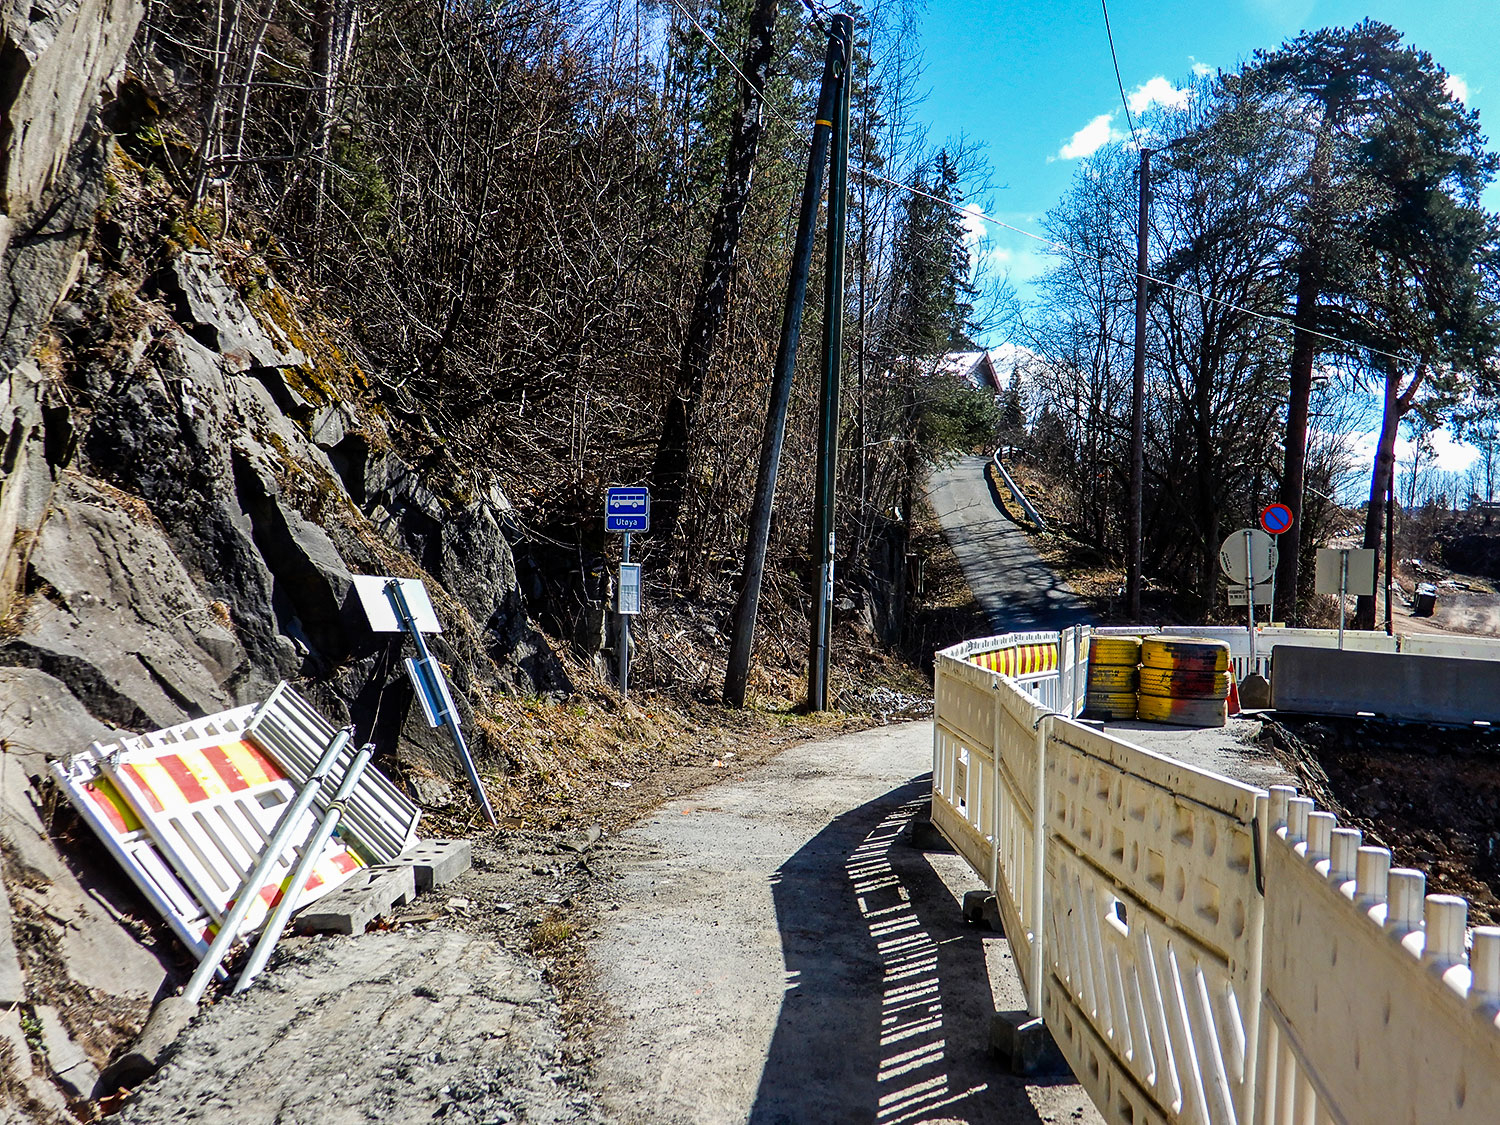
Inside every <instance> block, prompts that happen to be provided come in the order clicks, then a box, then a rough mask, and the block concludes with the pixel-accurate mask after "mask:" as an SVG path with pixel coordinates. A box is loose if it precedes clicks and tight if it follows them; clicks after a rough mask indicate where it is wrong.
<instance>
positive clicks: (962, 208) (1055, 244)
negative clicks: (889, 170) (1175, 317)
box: [672, 0, 1417, 364]
mask: <svg viewBox="0 0 1500 1125" xmlns="http://www.w3.org/2000/svg"><path fill="white" fill-rule="evenodd" d="M1104 2H1105V0H1100V3H1101V5H1102V4H1103V3H1104ZM672 4H673V6H674V7H676V8H677V10H678V11H679V12H681V13H682V14H683V15H684V16H686V17H687V18H688V20H689V21H690V22H691V23H692V25H693V26H694V27H696V28H697V29H698V31H699V33H700V34H702V35H703V37H704V38H705V39H707V40H708V42H709V45H710V46H712V47H713V49H714V50H715V51H717V52H718V53H719V54H720V56H722V57H723V59H724V61H725V62H727V63H729V66H730V68H731V69H733V71H734V72H735V73H736V74H738V75H739V76H740V78H742V79H744V81H746V82H749V81H750V80H749V79H748V78H746V77H745V74H744V72H743V71H742V70H740V68H739V67H738V66H735V64H734V60H733V59H731V58H730V57H729V55H728V54H726V53H725V51H724V49H723V48H722V47H720V46H719V45H718V44H717V43H715V42H714V39H713V36H712V35H710V34H709V33H708V32H707V31H706V30H705V29H704V28H703V25H702V24H700V23H699V22H698V21H697V20H696V19H693V16H692V14H691V13H690V12H689V11H688V10H687V9H686V8H684V7H683V6H682V4H681V3H679V0H672ZM803 4H804V6H806V7H807V8H808V10H809V11H815V9H814V8H813V5H812V4H811V3H809V0H803ZM1108 20H1109V13H1108V10H1106V11H1105V24H1106V28H1107V27H1108ZM1110 53H1111V54H1113V53H1114V37H1113V36H1111V37H1110ZM1115 78H1116V80H1117V81H1118V79H1119V64H1118V62H1117V63H1116V64H1115ZM1120 97H1121V99H1122V100H1123V99H1124V98H1125V88H1124V84H1123V83H1121V84H1120ZM761 103H762V104H763V105H764V106H765V107H766V108H767V109H768V110H770V112H771V114H772V115H773V116H774V117H775V118H776V119H777V120H778V121H781V122H782V123H783V124H786V125H790V126H792V127H793V128H795V127H796V125H795V123H794V122H793V121H791V120H789V119H788V118H787V117H785V116H783V115H782V114H781V113H778V112H777V111H776V109H775V107H774V106H773V105H772V104H771V100H770V98H769V97H767V96H766V94H765V91H763V90H762V91H761ZM1125 113H1126V117H1127V118H1129V115H1130V104H1129V102H1128V101H1126V103H1125ZM1130 129H1131V132H1132V133H1134V132H1135V123H1134V121H1132V122H1131V125H1130ZM1138 143H1139V142H1137V144H1138ZM853 171H854V172H855V173H856V174H858V175H862V176H867V177H869V178H870V179H871V180H874V181H876V182H878V183H883V184H887V185H889V186H890V187H893V188H896V189H897V190H899V191H906V192H910V193H911V194H912V195H919V196H921V197H923V198H924V199H930V200H932V201H933V202H935V203H941V204H942V205H943V206H944V207H948V208H951V209H952V210H954V211H956V212H958V213H959V214H960V215H966V216H971V217H973V218H976V219H979V220H980V221H981V222H985V223H989V224H990V225H991V226H995V227H999V228H1000V229H1002V230H1008V231H1011V232H1012V233H1014V234H1019V235H1021V236H1022V237H1023V238H1029V239H1031V240H1033V241H1034V242H1040V243H1042V244H1043V245H1044V246H1046V247H1047V248H1048V249H1049V250H1051V251H1052V252H1053V253H1055V254H1063V255H1067V256H1069V257H1072V258H1075V259H1078V260H1080V261H1089V262H1097V263H1098V264H1100V265H1104V266H1112V265H1115V264H1116V263H1114V262H1112V261H1111V260H1110V259H1108V258H1101V257H1099V256H1098V255H1097V254H1090V253H1088V252H1087V251H1084V250H1079V249H1077V248H1075V247H1072V246H1069V245H1068V244H1067V243H1065V242H1060V241H1058V240H1056V239H1051V238H1046V237H1044V236H1042V235H1040V234H1036V233H1034V232H1032V231H1029V230H1025V229H1024V228H1022V227H1017V226H1012V225H1011V224H1010V223H1007V222H1005V221H1003V220H1001V219H997V218H995V217H994V216H993V215H989V214H987V213H985V211H984V210H983V209H981V208H980V207H979V206H978V205H977V204H973V203H966V204H960V203H955V202H954V201H953V200H951V199H944V198H943V197H942V196H940V195H934V194H933V193H932V192H929V191H923V190H922V189H921V188H918V187H914V186H913V185H911V184H905V183H902V182H901V181H900V180H893V179H891V178H890V177H889V176H882V175H881V174H880V173H879V172H875V171H872V170H871V169H869V168H864V167H860V168H855V169H853ZM1129 272H1130V273H1131V274H1132V275H1135V274H1136V272H1137V271H1135V270H1131V271H1129ZM1139 276H1141V277H1143V278H1144V279H1145V280H1146V281H1148V282H1150V283H1152V284H1155V285H1160V286H1162V287H1163V288H1165V289H1174V290H1176V291H1177V292H1179V293H1183V294H1186V295H1187V296H1190V297H1197V298H1198V299H1199V300H1201V301H1207V302H1209V303H1210V304H1215V305H1218V306H1220V307H1221V308H1226V309H1229V310H1230V311H1232V312H1237V313H1243V314H1244V315H1246V316H1249V317H1253V318H1254V319H1256V320H1262V321H1265V322H1267V323H1269V324H1275V325H1277V326H1278V327H1281V328H1290V329H1292V330H1293V331H1294V332H1302V333H1305V334H1306V335H1308V336H1316V337H1317V338H1318V339H1320V340H1327V341H1328V342H1329V343H1333V344H1340V345H1342V346H1344V347H1347V348H1357V349H1359V350H1361V351H1366V352H1369V353H1370V354H1371V355H1378V356H1382V357H1384V358H1386V359H1393V360H1396V361H1397V362H1399V363H1406V364H1411V363H1415V362H1417V361H1416V360H1414V359H1413V358H1412V357H1411V356H1407V355H1400V354H1398V353H1396V352H1388V351H1383V350H1382V349H1380V348H1375V347H1371V346H1370V345H1368V344H1361V343H1358V342H1356V341H1354V340H1346V339H1344V338H1343V337H1341V336H1334V335H1331V334H1329V333H1327V332H1320V331H1318V329H1316V328H1298V327H1297V325H1296V323H1295V322H1294V321H1292V319H1291V318H1290V317H1285V316H1277V315H1275V314H1273V313H1263V312H1257V311H1256V310H1255V309H1248V308H1245V307H1244V306H1243V305H1237V304H1235V303H1234V302H1233V301H1226V300H1224V298H1222V297H1215V296H1213V295H1211V294H1209V293H1205V292H1203V291H1202V290H1201V289H1193V288H1191V287H1189V286H1186V285H1179V284H1177V283H1176V282H1175V281H1168V280H1166V279H1165V278H1161V277H1154V276H1152V275H1151V274H1149V273H1148V274H1140V275H1139Z"/></svg>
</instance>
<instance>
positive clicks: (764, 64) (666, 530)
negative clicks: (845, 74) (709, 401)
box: [651, 0, 777, 543]
mask: <svg viewBox="0 0 1500 1125" xmlns="http://www.w3.org/2000/svg"><path fill="white" fill-rule="evenodd" d="M776 8H777V0H756V4H755V8H754V10H753V11H752V12H751V14H750V38H749V40H748V42H747V43H746V45H745V56H744V66H743V67H742V69H743V70H744V72H745V77H746V78H748V79H749V81H748V82H746V83H743V85H742V89H741V92H740V104H739V107H738V109H736V110H735V115H734V124H733V131H732V135H731V136H730V139H729V155H728V160H727V165H726V168H725V172H724V186H723V189H722V191H721V192H720V195H719V206H718V210H717V211H716V212H715V213H714V223H713V228H712V231H711V233H710V234H709V239H708V253H707V254H706V255H705V257H704V259H703V273H702V276H701V278H700V279H699V282H698V294H697V298H696V299H695V300H694V302H693V317H692V320H691V321H689V322H688V331H687V337H686V339H684V341H683V345H682V361H681V363H680V364H679V365H678V368H677V380H676V383H675V384H674V386H673V388H672V394H671V396H670V397H669V398H668V399H667V403H666V412H665V417H664V418H663V419H662V430H661V440H660V441H659V442H658V443H657V447H656V460H655V463H654V464H653V465H652V468H651V485H652V488H653V490H654V493H655V495H654V496H653V497H652V508H653V509H654V514H655V517H656V518H655V527H654V528H653V530H654V531H655V532H656V533H657V535H658V537H659V539H660V541H661V542H663V543H668V542H670V541H671V538H672V536H673V535H674V534H675V532H676V531H677V527H678V524H679V523H680V522H681V519H682V499H683V494H684V492H685V491H686V488H687V475H688V465H689V461H690V457H691V453H692V437H693V428H694V425H695V423H696V422H697V417H698V406H699V404H700V402H701V400H702V397H703V384H704V382H705V380H706V379H707V377H708V365H709V361H710V360H711V359H712V358H713V348H714V342H715V341H716V340H717V339H718V336H719V333H720V331H721V330H722V329H723V327H724V322H725V320H726V319H728V315H729V285H730V281H731V280H732V278H733V275H734V261H735V252H736V250H737V249H738V247H739V242H740V227H741V225H742V223H743V221H744V216H745V207H746V205H747V204H748V203H749V202H750V187H751V182H752V180H753V178H754V174H755V154H756V150H757V149H758V148H759V147H760V137H761V133H762V131H763V130H764V124H763V122H762V96H763V93H764V90H765V84H766V78H767V75H768V73H769V71H770V66H771V54H772V50H773V47H774V43H773V36H774V33H775V30H776Z"/></svg>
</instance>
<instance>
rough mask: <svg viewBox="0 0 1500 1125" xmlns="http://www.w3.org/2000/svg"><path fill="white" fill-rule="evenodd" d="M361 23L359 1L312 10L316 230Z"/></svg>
mask: <svg viewBox="0 0 1500 1125" xmlns="http://www.w3.org/2000/svg"><path fill="white" fill-rule="evenodd" d="M358 22H359V19H358V0H318V2H317V6H316V7H315V8H314V10H313V42H312V57H311V58H310V59H309V61H308V69H309V70H310V71H311V72H312V81H313V87H312V98H311V99H310V101H309V102H308V107H307V119H306V124H305V125H304V137H305V139H304V142H303V143H304V145H305V147H306V155H307V160H308V164H309V166H310V167H311V170H312V184H313V209H314V220H313V225H314V229H317V228H318V227H319V226H321V219H322V213H323V197H324V194H325V193H326V192H327V190H328V161H329V157H330V156H331V154H332V148H333V143H332V142H333V118H334V112H335V110H336V108H337V103H338V88H339V83H340V82H341V81H342V80H343V74H344V67H345V66H347V65H348V62H349V56H350V55H351V54H352V53H353V50H354V32H355V29H356V27H357V26H358Z"/></svg>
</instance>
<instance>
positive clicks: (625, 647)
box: [615, 531, 630, 699]
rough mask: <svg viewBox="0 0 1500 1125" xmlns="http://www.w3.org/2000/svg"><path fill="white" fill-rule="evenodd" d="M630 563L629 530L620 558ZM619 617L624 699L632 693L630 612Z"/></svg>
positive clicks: (617, 599)
mask: <svg viewBox="0 0 1500 1125" xmlns="http://www.w3.org/2000/svg"><path fill="white" fill-rule="evenodd" d="M629 563H630V532H628V531H627V532H625V546H624V554H623V555H622V557H621V559H620V565H621V566H628V565H629ZM615 608H616V609H619V608H620V591H619V587H618V586H616V587H615ZM618 617H619V618H620V652H619V667H620V698H621V699H624V698H625V697H626V696H627V695H629V694H630V614H628V613H621V614H618Z"/></svg>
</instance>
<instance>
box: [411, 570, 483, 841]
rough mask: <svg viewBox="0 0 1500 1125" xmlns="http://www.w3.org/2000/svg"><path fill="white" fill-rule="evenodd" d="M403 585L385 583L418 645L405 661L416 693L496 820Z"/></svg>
mask: <svg viewBox="0 0 1500 1125" xmlns="http://www.w3.org/2000/svg"><path fill="white" fill-rule="evenodd" d="M403 585H404V584H403V583H402V582H401V581H400V579H396V578H392V579H390V580H389V581H388V582H386V584H385V596H386V597H387V598H389V599H390V602H391V608H392V609H394V610H395V611H396V616H397V618H399V619H400V621H401V623H402V625H403V626H405V628H406V632H407V634H408V635H409V636H410V637H411V639H412V643H413V644H415V645H416V646H417V659H416V660H407V662H406V672H407V675H409V676H410V677H411V679H412V683H413V684H414V685H415V686H416V689H417V697H418V698H419V699H420V700H421V701H422V709H423V711H425V712H426V714H427V721H428V722H429V723H430V724H431V725H433V726H437V725H438V724H439V723H443V724H446V725H447V727H448V732H449V733H450V734H452V735H453V744H454V746H456V747H457V748H458V760H459V761H460V762H462V763H463V767H464V774H465V775H466V776H467V777H468V779H469V788H470V789H471V790H473V792H474V799H475V800H476V801H478V802H479V809H480V811H481V812H483V813H484V819H485V820H487V821H489V822H490V823H491V824H497V823H499V818H498V817H496V816H495V810H494V808H493V807H491V805H490V798H489V795H488V794H486V793H485V791H484V783H483V782H481V781H480V780H479V770H478V769H477V768H475V766H474V758H473V756H472V755H470V753H469V744H468V743H467V742H466V741H465V740H464V732H463V728H462V727H460V726H459V722H458V708H457V707H455V706H454V704H453V696H452V695H450V694H449V692H448V681H447V680H446V679H445V678H444V677H443V670H442V669H441V668H440V667H438V663H437V661H436V660H434V659H433V658H432V654H431V653H430V652H428V651H427V641H426V640H425V639H424V638H423V636H422V630H421V628H420V627H419V626H418V624H417V619H416V616H415V615H414V614H413V613H412V611H411V606H410V604H409V603H408V602H407V600H406V591H405V590H404V589H403V588H402V587H403Z"/></svg>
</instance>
